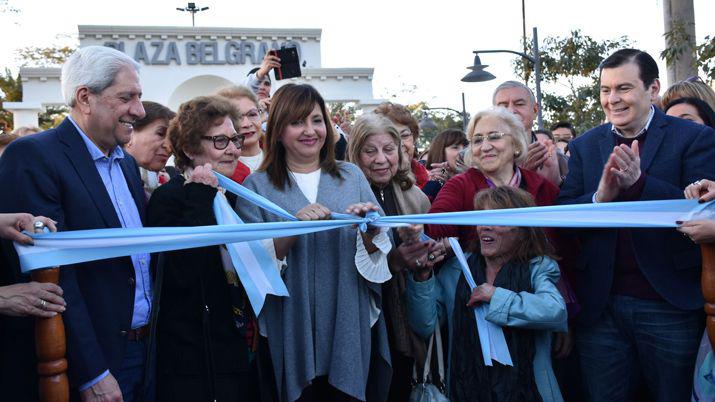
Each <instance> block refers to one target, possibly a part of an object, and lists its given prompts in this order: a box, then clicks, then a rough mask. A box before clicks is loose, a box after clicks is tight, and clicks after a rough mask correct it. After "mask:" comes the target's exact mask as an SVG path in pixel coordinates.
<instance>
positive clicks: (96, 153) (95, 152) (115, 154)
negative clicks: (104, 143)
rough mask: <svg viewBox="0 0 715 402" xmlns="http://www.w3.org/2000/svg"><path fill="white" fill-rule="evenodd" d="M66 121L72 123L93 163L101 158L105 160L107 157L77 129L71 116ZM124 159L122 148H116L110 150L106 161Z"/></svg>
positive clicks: (77, 125)
mask: <svg viewBox="0 0 715 402" xmlns="http://www.w3.org/2000/svg"><path fill="white" fill-rule="evenodd" d="M67 119H68V120H69V121H70V122H71V123H72V125H73V126H74V128H76V129H77V132H79V135H80V137H82V141H84V145H85V146H86V147H87V151H89V155H90V156H91V157H92V160H93V161H97V160H100V159H102V158H107V155H105V154H104V152H102V151H101V150H100V149H99V147H97V145H96V144H95V143H94V142H92V140H90V139H89V137H88V136H87V134H85V133H84V131H82V129H81V128H80V127H79V124H77V122H75V121H74V119H72V116H67ZM122 158H124V151H122V147H120V146H116V147H114V149H113V150H112V152H111V153H110V154H109V157H108V159H110V160H111V159H122Z"/></svg>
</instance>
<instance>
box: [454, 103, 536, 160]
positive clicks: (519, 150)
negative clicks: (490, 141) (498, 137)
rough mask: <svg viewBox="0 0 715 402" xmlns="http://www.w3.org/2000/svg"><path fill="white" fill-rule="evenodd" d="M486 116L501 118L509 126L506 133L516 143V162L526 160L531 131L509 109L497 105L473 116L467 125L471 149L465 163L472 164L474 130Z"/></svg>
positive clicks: (466, 154)
mask: <svg viewBox="0 0 715 402" xmlns="http://www.w3.org/2000/svg"><path fill="white" fill-rule="evenodd" d="M485 117H494V118H497V119H499V120H501V121H502V122H503V123H504V124H506V126H507V127H508V128H509V130H508V132H506V133H504V134H506V135H508V136H509V137H511V139H512V143H513V144H514V150H515V151H516V152H515V153H514V163H515V164H517V165H521V163H522V162H524V161H525V160H526V153H527V150H528V146H529V142H530V140H531V137H530V135H531V133H527V132H526V130H525V129H524V124H523V123H522V122H521V121H520V120H519V119H518V118H517V117H516V116H515V115H514V114H513V113H511V112H510V111H508V110H507V109H505V108H503V107H501V106H496V107H493V108H490V109H486V110H482V111H481V112H479V113H477V114H475V115H474V117H472V120H470V121H469V125H468V126H467V139H468V140H469V150H468V151H466V152H465V154H464V163H465V164H466V165H467V166H471V165H472V163H473V161H472V152H471V148H472V139H473V138H474V134H475V133H474V131H475V128H476V127H477V123H479V121H480V120H481V119H483V118H485Z"/></svg>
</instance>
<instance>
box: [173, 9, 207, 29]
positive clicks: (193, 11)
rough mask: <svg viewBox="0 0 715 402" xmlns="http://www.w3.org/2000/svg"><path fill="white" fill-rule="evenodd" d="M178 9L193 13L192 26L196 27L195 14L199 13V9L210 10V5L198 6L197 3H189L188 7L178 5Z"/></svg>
mask: <svg viewBox="0 0 715 402" xmlns="http://www.w3.org/2000/svg"><path fill="white" fill-rule="evenodd" d="M176 9H177V10H178V11H186V12H189V13H191V26H192V27H195V26H196V25H195V23H194V16H195V15H196V13H198V12H199V11H206V10H208V9H209V8H208V7H201V8H199V7H196V3H189V4H188V5H187V6H186V8H181V7H176Z"/></svg>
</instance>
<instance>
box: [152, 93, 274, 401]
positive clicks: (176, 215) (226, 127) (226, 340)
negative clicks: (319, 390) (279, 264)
mask: <svg viewBox="0 0 715 402" xmlns="http://www.w3.org/2000/svg"><path fill="white" fill-rule="evenodd" d="M238 116H239V115H238V112H237V111H236V109H235V108H234V107H233V106H232V105H231V104H230V103H229V102H228V101H227V100H226V99H224V98H221V97H198V98H194V99H192V100H190V101H188V102H185V103H183V104H182V105H181V106H180V108H179V112H178V114H177V116H176V117H175V118H174V119H173V120H172V121H171V123H170V125H169V131H168V135H169V139H170V140H171V144H172V147H173V148H174V151H175V155H176V166H177V167H178V168H179V169H180V170H181V172H182V174H181V175H180V176H176V177H174V178H173V179H171V180H170V181H169V182H168V183H166V184H164V185H162V186H161V187H159V188H157V189H156V190H155V191H154V194H153V195H152V197H151V199H150V200H149V205H148V207H147V222H148V225H149V226H202V225H215V224H216V218H215V215H214V212H213V207H212V205H213V202H214V198H216V197H217V194H218V196H219V197H223V196H224V195H223V194H221V193H220V192H219V188H218V182H217V179H216V177H215V176H214V175H213V173H212V172H211V171H212V170H215V171H217V172H219V173H221V174H223V175H227V176H230V175H231V174H232V173H233V172H234V170H235V168H236V163H237V161H238V157H239V156H240V155H241V146H242V144H243V137H242V136H240V135H239V134H238V133H237V132H236V129H235V127H236V126H238V124H240V123H239V122H238ZM225 196H226V197H227V198H228V202H229V203H231V204H234V203H235V197H233V196H232V194H226V195H225ZM269 251H270V250H269ZM156 289H161V296H160V306H161V307H160V308H159V307H158V306H157V307H156V308H159V315H158V320H157V322H156V323H155V324H156V325H157V342H156V344H157V400H158V401H206V400H211V401H213V400H219V401H256V400H258V398H259V397H258V389H259V384H260V381H259V378H258V375H257V370H256V365H257V363H256V344H257V343H256V342H257V332H256V326H255V320H254V319H253V317H252V310H251V306H250V305H249V303H248V299H247V297H246V294H245V291H244V290H243V287H242V286H241V284H240V282H239V281H238V279H237V276H236V273H235V270H234V267H233V265H232V263H231V259H230V257H229V256H228V252H227V250H226V248H225V247H224V246H210V247H199V248H192V249H186V250H177V251H173V252H167V253H165V254H164V263H163V264H162V263H159V266H158V267H157V284H156Z"/></svg>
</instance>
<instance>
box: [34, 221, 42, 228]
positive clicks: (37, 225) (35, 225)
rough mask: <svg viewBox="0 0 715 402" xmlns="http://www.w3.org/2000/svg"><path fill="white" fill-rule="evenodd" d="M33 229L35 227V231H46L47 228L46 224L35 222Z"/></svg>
mask: <svg viewBox="0 0 715 402" xmlns="http://www.w3.org/2000/svg"><path fill="white" fill-rule="evenodd" d="M32 227H34V228H35V229H44V228H45V222H42V221H35V223H33V224H32Z"/></svg>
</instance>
